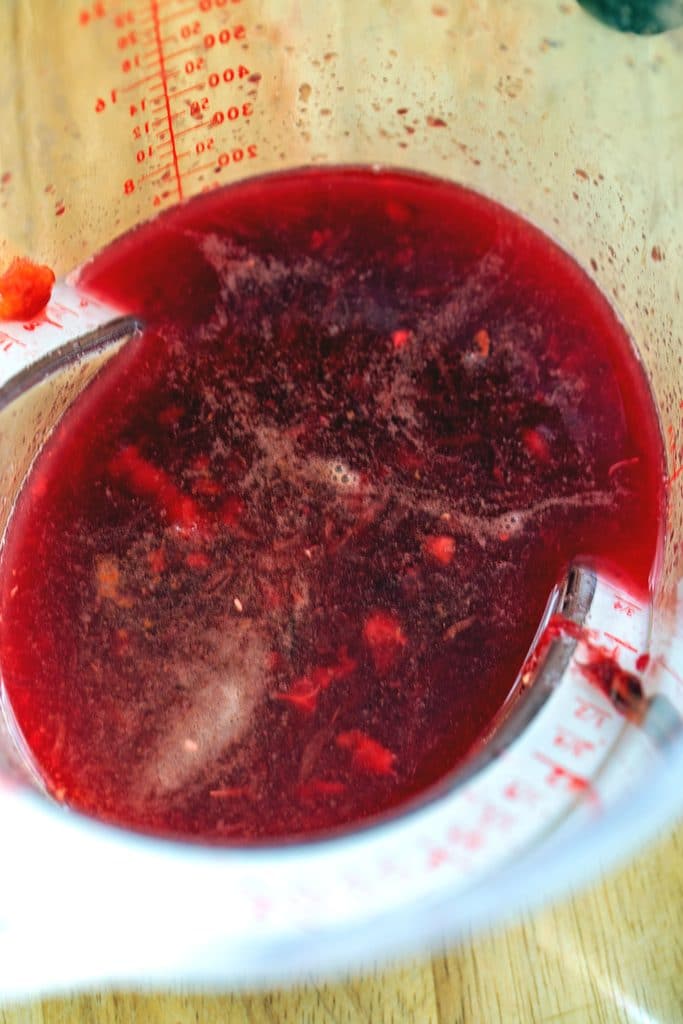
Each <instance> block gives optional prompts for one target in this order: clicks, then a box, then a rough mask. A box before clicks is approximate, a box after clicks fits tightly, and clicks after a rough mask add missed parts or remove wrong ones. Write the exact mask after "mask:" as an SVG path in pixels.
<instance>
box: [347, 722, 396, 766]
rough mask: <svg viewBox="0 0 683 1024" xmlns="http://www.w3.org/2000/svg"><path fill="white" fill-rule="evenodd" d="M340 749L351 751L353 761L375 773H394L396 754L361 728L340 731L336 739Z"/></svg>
mask: <svg viewBox="0 0 683 1024" xmlns="http://www.w3.org/2000/svg"><path fill="white" fill-rule="evenodd" d="M336 743H337V746H338V747H339V748H340V750H349V751H351V756H352V760H353V763H354V764H355V765H356V767H357V768H361V769H363V770H364V771H366V772H370V773H371V774H373V775H393V774H394V763H395V761H396V755H395V754H393V753H392V752H391V751H390V750H389V749H388V748H387V747H385V746H384V745H383V744H382V743H379V742H378V741H377V740H374V739H373V738H372V737H371V736H368V735H367V734H366V733H364V732H362V730H360V729H350V730H349V731H348V732H340V733H339V735H338V736H337V740H336Z"/></svg>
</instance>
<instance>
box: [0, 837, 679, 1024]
mask: <svg viewBox="0 0 683 1024" xmlns="http://www.w3.org/2000/svg"><path fill="white" fill-rule="evenodd" d="M403 1021H405V1022H411V1024H412V1022H415V1024H470V1022H472V1024H497V1022H499V1021H500V1022H503V1024H681V1022H683V826H679V827H678V829H677V830H676V831H674V832H671V833H670V834H668V835H667V836H665V837H664V838H662V839H660V841H659V842H657V843H655V844H653V845H651V846H649V847H648V848H646V849H645V851H644V852H642V853H641V854H640V856H639V857H638V858H637V859H636V860H634V861H633V862H632V863H631V864H630V865H629V866H627V867H624V868H621V869H620V870H618V871H617V872H615V873H614V874H612V875H610V877H608V878H606V879H605V880H604V881H602V882H601V883H599V884H596V885H593V886H592V887H590V888H589V889H586V890H584V891H583V892H581V893H580V894H578V895H576V896H574V897H572V898H570V899H567V900H565V901H563V902H561V903H558V904H557V905H555V906H553V907H550V908H548V909H545V910H543V911H541V912H540V913H536V914H533V915H527V916H524V917H523V918H520V919H519V920H517V921H516V922H515V923H514V924H512V925H511V926H508V927H507V928H505V929H499V930H496V931H494V932H491V933H489V934H485V935H483V936H479V937H477V938H475V939H473V940H472V941H471V942H469V943H466V944H463V945H461V946H460V947H459V948H457V949H453V950H451V951H449V952H447V953H444V954H443V955H440V956H434V957H432V958H431V959H429V960H414V961H411V962H409V963H407V964H404V965H402V966H400V967H398V968H393V969H390V970H386V971H381V972H372V973H369V974H368V975H367V976H365V977H356V978H352V979H348V980H345V981H343V982H338V983H331V984H327V985H320V986H309V987H306V988H293V989H291V990H289V991H270V992H259V993H250V994H231V993H228V992H226V993H222V994H197V993H183V992H182V991H179V990H175V991H163V992H162V991H159V992H154V993H136V992H120V993H119V992H117V993H114V992H93V993H90V994H87V995H73V996H71V997H67V998H59V999H46V1000H35V1001H32V1002H25V1003H22V1004H20V1005H15V1006H13V1007H6V1008H4V1009H3V1008H0V1024H280V1022H282V1024H402V1022H403Z"/></svg>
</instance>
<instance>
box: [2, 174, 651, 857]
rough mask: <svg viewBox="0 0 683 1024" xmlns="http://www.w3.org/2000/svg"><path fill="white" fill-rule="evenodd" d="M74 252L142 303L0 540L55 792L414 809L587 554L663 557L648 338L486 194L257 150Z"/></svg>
mask: <svg viewBox="0 0 683 1024" xmlns="http://www.w3.org/2000/svg"><path fill="white" fill-rule="evenodd" d="M80 286H81V288H83V289H84V290H85V291H86V292H88V293H90V294H92V295H93V296H95V297H99V298H102V299H104V300H106V301H108V302H111V303H112V304H114V305H116V306H117V307H119V308H120V309H122V310H123V311H130V312H131V313H134V314H135V315H137V316H138V317H139V318H140V319H141V320H142V321H144V323H145V325H146V328H145V332H144V334H143V335H142V336H140V337H138V338H136V339H134V340H132V341H131V342H129V344H128V345H127V346H126V347H125V348H124V349H123V350H122V351H121V352H120V353H119V354H118V355H117V356H116V357H115V358H114V359H113V360H112V361H111V362H110V363H109V364H108V365H107V366H106V368H105V369H104V370H103V371H102V372H101V373H100V374H99V376H98V377H97V378H96V379H95V380H94V382H93V383H91V385H90V386H89V387H88V389H87V390H86V392H84V394H83V395H82V396H81V397H80V398H79V399H77V400H76V402H75V403H74V405H73V406H72V407H71V409H70V410H69V411H68V412H67V414H66V416H65V417H64V419H63V420H62V422H61V423H60V424H59V426H58V427H57V429H56V430H55V432H54V433H53V435H52V437H51V438H50V440H49V441H48V443H47V445H46V446H45V448H44V449H43V451H42V452H41V454H40V455H39V457H38V459H37V460H36V463H35V466H34V468H33V470H32V472H31V473H30V475H29V477H28V479H27V482H26V485H25V487H24V489H23V491H22V493H21V495H20V497H19V500H18V502H17V505H16V508H15V510H14V513H13V517H12V520H11V522H10V525H9V528H8V531H7V536H6V540H5V544H4V549H3V551H2V563H1V565H0V569H1V573H0V612H1V619H0V667H1V668H2V674H3V682H4V685H5V688H6V692H7V695H8V698H9V700H10V701H11V704H12V708H13V712H14V715H15V718H16V721H17V723H18V725H19V728H20V729H21V731H22V733H23V735H24V737H25V739H26V743H27V745H28V748H29V749H30V751H31V752H32V754H33V757H34V759H35V763H36V766H37V768H38V770H39V771H40V772H41V774H42V776H43V778H44V780H45V783H46V785H47V787H48V788H49V790H50V791H51V792H52V793H54V794H57V793H59V794H60V799H63V801H64V802H65V803H66V804H67V805H69V806H70V807H72V808H75V809H78V810H81V811H83V812H85V813H87V814H90V815H94V816H97V817H99V818H102V819H104V820H105V821H109V822H115V823H117V824H121V825H125V826H128V827H131V828H135V829H139V830H143V831H147V832H152V833H156V834H160V835H164V836H174V837H184V838H192V839H196V840H203V841H206V842H211V843H230V844H234V843H252V842H261V841H265V840H270V841H272V840H290V839H292V838H297V837H303V836H322V835H328V834H331V833H334V832H336V831H339V830H340V829H348V828H352V827H354V826H356V825H358V824H359V823H361V822H364V821H368V820H374V819H377V818H379V817H382V816H383V815H387V814H389V813H396V812H397V811H399V810H400V809H401V808H402V807H403V806H405V805H406V803H407V802H408V801H413V800H414V799H415V798H416V797H418V796H420V795H422V794H424V793H426V792H427V791H429V790H430V788H431V787H433V786H435V785H436V784H437V783H439V782H441V781H442V780H443V779H444V778H446V777H448V776H449V775H450V774H451V773H453V772H454V771H456V770H457V769H458V767H459V766H461V765H462V764H463V763H464V762H465V761H466V760H467V758H468V756H469V755H470V754H471V752H472V751H473V750H474V749H476V748H477V745H478V744H479V743H480V742H481V741H482V737H484V736H486V735H488V733H489V731H490V728H491V724H492V721H493V719H494V718H495V716H496V714H497V712H498V711H499V709H500V708H501V706H502V705H503V704H504V702H505V700H506V698H507V696H508V694H509V692H510V689H511V687H512V686H513V683H514V680H515V678H516V676H517V673H518V672H519V671H520V670H521V669H522V667H523V666H524V665H525V660H526V658H527V653H528V651H529V648H530V645H531V642H532V640H533V638H534V635H535V632H536V629H537V626H538V623H539V621H540V618H541V615H542V613H543V609H544V607H545V605H546V601H547V598H548V595H549V593H550V590H551V588H552V587H553V585H554V584H555V583H556V581H557V580H558V579H559V578H560V577H561V576H562V574H563V573H564V572H565V570H566V568H567V566H568V564H569V563H570V562H571V561H572V559H574V558H575V557H577V556H580V557H581V558H582V559H584V560H589V561H591V562H592V563H593V564H595V565H597V566H604V567H605V569H606V570H607V571H610V570H614V571H618V572H619V574H620V576H621V578H622V579H623V580H625V582H626V584H627V585H628V586H630V587H631V589H632V590H634V592H635V593H637V594H645V592H646V591H647V588H648V585H649V577H650V573H651V570H652V566H653V564H654V563H655V555H656V551H657V544H658V537H659V530H660V522H661V510H662V483H661V480H662V452H661V444H660V438H659V432H658V425H657V421H656V417H655V414H654V411H653V407H652V402H651V399H650V395H649V392H648V390H647V387H646V384H645V382H644V379H643V377H642V374H641V370H640V368H639V364H638V363H637V361H636V359H635V358H634V356H633V353H632V351H631V348H630V344H629V340H628V338H627V336H626V335H625V333H624V330H623V328H622V327H621V325H620V323H619V321H618V320H617V318H616V316H615V315H614V313H613V312H612V310H611V309H610V307H609V305H608V304H607V302H606V301H605V300H604V298H603V297H602V296H601V295H600V293H599V292H598V291H597V290H596V288H595V286H594V285H593V283H592V282H591V281H590V280H589V279H588V277H587V276H586V275H585V274H584V273H583V272H582V271H581V269H580V268H579V267H578V266H577V265H576V264H575V263H574V262H573V261H572V260H571V259H570V258H569V257H568V256H567V255H566V254H565V253H564V252H562V251H561V250H560V249H559V248H558V247H557V246H556V245H554V244H553V243H551V242H550V241H549V240H548V239H547V238H546V237H545V236H544V235H542V234H541V233H540V232H539V231H538V230H536V229H535V228H534V227H532V226H531V225H530V224H528V223H526V222H525V221H523V220H522V219H520V218H519V217H518V216H516V215H514V214H512V213H510V212H509V211H507V210H505V209H503V208H502V207H500V206H498V205H497V204H495V203H493V202H491V201H490V200H487V199H485V198H483V197H481V196H479V195H477V194H475V193H472V192H470V191H468V190H466V189H464V188H460V187H458V186H456V185H453V184H449V183H447V182H443V181H438V180H435V179H431V178H427V177H421V176H418V175H411V174H406V173H398V172H391V171H383V172H379V173H378V172H376V171H372V170H369V169H363V168H356V169H353V168H345V169H335V168H329V169H325V170H321V169H314V170H305V171H296V172H288V173H285V174H280V175H274V176H271V177H266V178H262V179H252V180H247V181H243V182H240V183H239V184H236V185H233V186H230V187H228V188H225V189H223V190H216V191H215V192H212V193H210V194H206V195H204V196H202V197H200V198H196V199H194V200H192V201H190V202H189V203H186V204H184V205H181V206H178V207H176V208H174V209H172V210H170V211H167V212H166V213H164V214H162V215H161V216H160V217H159V218H157V219H156V220H154V221H151V222H150V223H149V224H146V225H143V226H141V227H139V228H137V229H136V230H135V231H134V232H132V233H131V234H129V235H127V236H125V237H124V238H122V239H120V240H118V241H117V242H115V243H114V244H113V245H111V246H110V247H109V248H108V249H106V250H105V251H104V252H102V253H101V254H100V255H99V256H97V257H96V258H95V259H94V260H93V261H91V262H90V263H88V265H87V267H86V268H85V269H84V270H83V271H82V273H81V281H80ZM560 628H561V629H562V630H566V629H567V628H568V627H567V626H566V624H561V625H560V626H558V629H560ZM586 672H588V673H589V674H591V673H592V675H591V678H592V679H593V680H594V681H595V684H596V685H601V686H602V687H603V688H604V687H608V686H609V687H612V688H614V687H615V686H616V685H617V684H619V685H621V684H622V683H623V682H624V680H621V679H619V680H615V677H614V676H613V674H612V675H611V676H609V678H607V677H606V676H605V670H604V666H603V668H602V669H599V667H598V666H593V667H590V666H589V667H587V668H586ZM601 672H602V675H601V674H600V673H601ZM603 677H604V678H603ZM626 683H628V681H627V680H626ZM577 785H578V783H577Z"/></svg>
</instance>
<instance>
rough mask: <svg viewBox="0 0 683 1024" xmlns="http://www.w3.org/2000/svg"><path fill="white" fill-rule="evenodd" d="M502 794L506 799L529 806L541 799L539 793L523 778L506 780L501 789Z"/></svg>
mask: <svg viewBox="0 0 683 1024" xmlns="http://www.w3.org/2000/svg"><path fill="white" fill-rule="evenodd" d="M503 796H504V797H505V799H506V800H515V801H519V802H520V803H523V804H528V805H529V806H533V805H534V804H537V803H538V801H539V800H540V799H541V794H540V793H539V792H538V791H537V790H536V789H534V787H533V786H530V785H529V783H528V782H525V781H524V780H523V779H513V780H512V782H508V784H507V785H506V786H505V788H504V790H503Z"/></svg>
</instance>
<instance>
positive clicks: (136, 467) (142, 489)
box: [109, 445, 206, 532]
mask: <svg viewBox="0 0 683 1024" xmlns="http://www.w3.org/2000/svg"><path fill="white" fill-rule="evenodd" d="M109 472H110V473H111V475H112V477H113V478H114V479H115V480H117V481H122V482H123V483H125V484H126V486H127V487H128V488H129V489H130V490H131V491H132V492H133V494H137V495H138V496H139V497H141V498H146V499H148V500H149V501H151V502H152V504H154V505H155V506H156V508H157V509H158V510H159V511H160V512H162V513H163V514H164V515H165V517H166V525H168V526H174V527H176V529H178V530H180V531H183V532H192V531H193V530H196V529H198V528H199V527H200V526H202V525H206V523H205V520H204V517H203V515H202V512H201V509H200V508H199V506H198V505H197V504H196V502H195V501H193V499H192V498H191V497H189V495H186V494H183V492H182V491H181V490H180V489H179V488H178V487H176V485H175V484H174V483H173V481H172V480H171V478H170V477H169V475H168V473H167V472H166V471H165V470H164V469H161V467H159V466H155V465H154V463H153V462H150V461H149V459H146V458H144V457H143V456H142V455H141V454H140V451H139V449H138V448H137V446H136V445H126V447H125V448H122V449H121V450H120V451H119V452H118V453H117V454H116V455H115V456H114V457H113V458H112V459H111V460H110V461H109Z"/></svg>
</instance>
